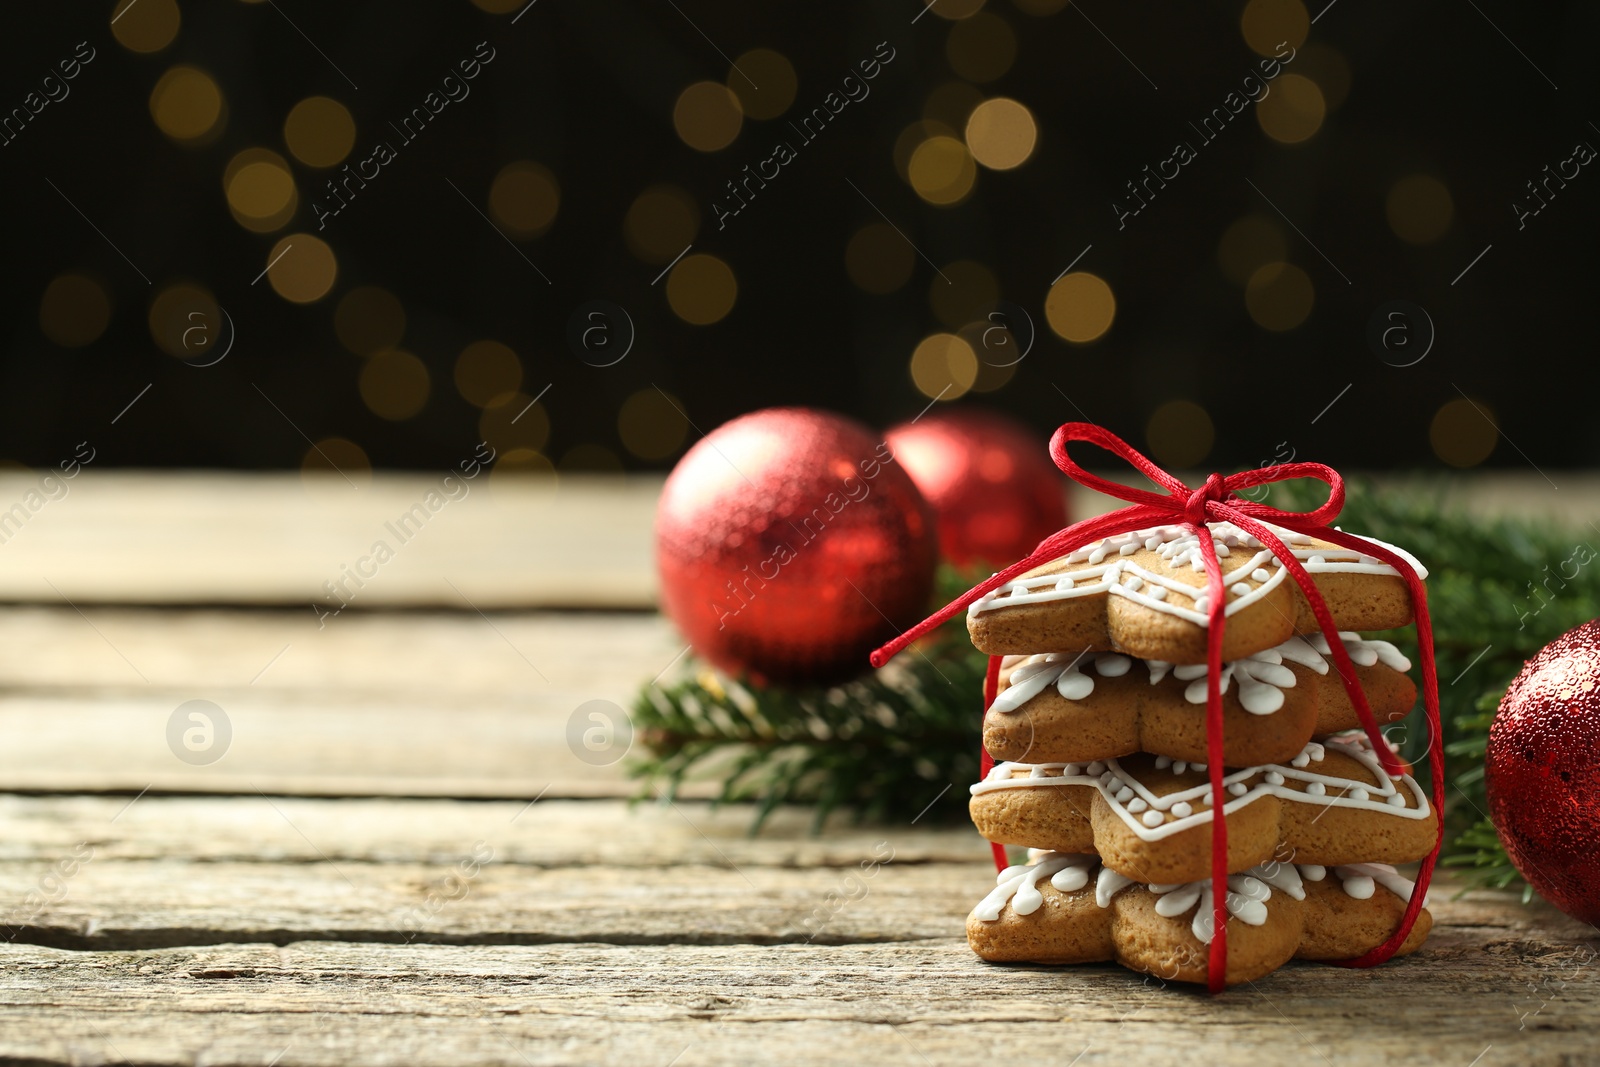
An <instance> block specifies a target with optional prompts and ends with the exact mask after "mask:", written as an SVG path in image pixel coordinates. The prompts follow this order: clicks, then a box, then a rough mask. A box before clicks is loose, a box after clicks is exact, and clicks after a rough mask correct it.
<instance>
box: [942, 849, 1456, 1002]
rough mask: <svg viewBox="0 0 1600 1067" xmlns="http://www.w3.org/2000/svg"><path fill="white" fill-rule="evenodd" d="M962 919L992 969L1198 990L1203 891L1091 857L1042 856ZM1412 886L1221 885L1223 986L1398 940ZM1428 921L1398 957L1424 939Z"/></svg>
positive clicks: (1258, 878) (1007, 877)
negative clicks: (1098, 976) (1019, 966)
mask: <svg viewBox="0 0 1600 1067" xmlns="http://www.w3.org/2000/svg"><path fill="white" fill-rule="evenodd" d="M996 882H997V884H996V887H995V890H994V892H992V893H990V894H989V895H988V896H987V897H985V898H984V899H983V900H982V901H981V902H980V903H979V904H978V906H977V907H976V908H974V909H973V910H972V914H971V915H970V916H969V917H968V919H967V942H968V944H970V945H971V946H972V949H973V951H974V952H976V953H977V954H978V955H979V956H981V957H983V958H984V959H986V960H989V961H992V962H996V963H1001V962H1007V963H1023V962H1027V963H1096V962H1100V961H1105V960H1115V961H1117V962H1118V963H1121V964H1122V965H1123V966H1125V967H1128V968H1130V969H1132V970H1135V971H1142V972H1144V973H1146V974H1151V975H1155V976H1157V977H1159V978H1162V979H1164V980H1166V981H1179V982H1197V983H1204V982H1205V981H1206V969H1207V963H1208V951H1209V946H1210V944H1211V941H1212V938H1213V915H1212V912H1213V908H1212V899H1213V898H1212V895H1211V883H1210V881H1209V880H1202V881H1197V882H1190V883H1181V884H1160V883H1158V884H1154V885H1148V884H1140V883H1139V882H1136V881H1134V880H1132V879H1129V878H1127V877H1125V876H1123V875H1121V874H1118V873H1117V872H1116V871H1113V870H1111V869H1110V868H1107V867H1102V866H1101V865H1100V863H1099V861H1098V860H1097V859H1096V858H1095V857H1094V856H1085V855H1073V854H1057V853H1046V854H1045V855H1043V856H1041V857H1039V858H1038V860H1037V862H1035V863H1033V864H1030V865H1027V866H1019V867H1008V868H1007V869H1006V870H1004V871H1002V872H1001V873H1000V875H999V877H998V878H997V879H996ZM1412 888H1413V887H1412V883H1411V882H1410V881H1408V880H1407V879H1405V878H1403V877H1401V876H1400V875H1399V874H1398V873H1397V872H1396V871H1395V869H1394V868H1393V867H1390V866H1387V865H1384V864H1379V863H1358V864H1351V865H1348V866H1340V867H1334V868H1331V869H1330V868H1327V867H1323V866H1313V865H1309V864H1303V865H1295V864H1290V863H1269V864H1265V865H1263V866H1260V867H1255V868H1252V869H1250V870H1248V871H1243V872H1240V873H1239V874H1235V875H1231V876H1230V877H1229V878H1228V898H1227V910H1228V954H1227V971H1226V981H1227V983H1228V984H1229V985H1235V984H1237V983H1240V982H1247V981H1253V980H1255V979H1257V978H1260V977H1261V976H1263V975H1265V974H1269V973H1271V972H1272V971H1274V970H1277V969H1278V968H1279V967H1281V966H1282V965H1283V964H1284V963H1287V962H1288V961H1289V960H1290V959H1307V960H1340V959H1352V958H1354V957H1356V956H1360V955H1362V954H1363V953H1365V952H1368V951H1370V950H1371V949H1373V948H1376V947H1377V946H1378V945H1380V944H1382V943H1383V942H1384V941H1386V940H1388V938H1389V937H1390V936H1391V935H1393V933H1394V931H1395V930H1396V929H1398V928H1399V925H1400V918H1401V915H1402V914H1403V913H1404V912H1405V907H1406V901H1407V899H1408V898H1409V897H1410V896H1411V892H1412ZM1432 924H1433V918H1432V916H1431V915H1430V914H1429V913H1428V911H1427V910H1426V909H1424V910H1422V911H1421V912H1419V913H1418V916H1417V922H1416V925H1414V926H1413V927H1412V928H1411V933H1410V934H1409V935H1408V936H1407V938H1406V940H1405V942H1404V943H1403V944H1402V945H1401V947H1400V950H1399V951H1398V952H1397V953H1396V955H1405V954H1407V953H1410V952H1414V951H1415V950H1416V949H1417V948H1418V947H1420V946H1421V944H1422V943H1423V941H1424V940H1426V939H1427V936H1428V931H1429V930H1430V929H1431V927H1432Z"/></svg>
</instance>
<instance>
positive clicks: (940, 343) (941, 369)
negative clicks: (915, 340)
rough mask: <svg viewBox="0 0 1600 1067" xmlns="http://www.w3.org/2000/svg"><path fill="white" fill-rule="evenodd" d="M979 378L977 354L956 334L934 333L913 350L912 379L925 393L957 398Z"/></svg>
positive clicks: (918, 388)
mask: <svg viewBox="0 0 1600 1067" xmlns="http://www.w3.org/2000/svg"><path fill="white" fill-rule="evenodd" d="M977 380H978V356H977V354H976V353H975V352H973V351H972V346H971V345H969V344H968V343H967V342H966V341H964V340H962V339H961V338H960V337H958V336H957V335H956V334H953V333H936V334H931V335H930V336H928V337H924V338H923V339H922V341H921V343H919V344H918V345H917V348H916V351H914V352H912V353H911V382H912V384H914V385H915V386H916V387H917V391H918V392H919V393H921V394H922V395H923V396H925V397H928V398H930V399H935V400H944V401H950V400H955V399H956V398H958V397H960V396H962V395H964V394H965V393H966V392H967V390H969V389H971V388H972V384H973V382H975V381H977Z"/></svg>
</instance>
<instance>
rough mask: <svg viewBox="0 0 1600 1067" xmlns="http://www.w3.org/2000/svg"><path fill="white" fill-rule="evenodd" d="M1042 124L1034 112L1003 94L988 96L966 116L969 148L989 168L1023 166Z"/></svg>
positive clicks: (1031, 150)
mask: <svg viewBox="0 0 1600 1067" xmlns="http://www.w3.org/2000/svg"><path fill="white" fill-rule="evenodd" d="M1038 140H1039V127H1038V125H1037V124H1036V123H1035V122H1034V121H1033V112H1031V111H1029V110H1028V109H1027V107H1026V106H1024V105H1023V104H1019V103H1017V102H1016V101H1015V100H1011V99H1008V98H1006V97H1004V96H997V97H995V98H994V99H993V100H985V101H984V102H983V103H981V104H979V105H978V106H977V107H975V108H973V110H972V116H971V117H970V118H968V119H967V148H968V149H969V150H970V151H971V152H972V158H973V159H975V160H977V161H978V162H979V163H981V164H983V165H984V166H985V167H988V168H989V169H990V170H1011V169H1012V168H1013V167H1020V166H1022V164H1024V163H1026V162H1027V161H1028V157H1029V156H1031V155H1033V149H1034V145H1035V144H1037V143H1038Z"/></svg>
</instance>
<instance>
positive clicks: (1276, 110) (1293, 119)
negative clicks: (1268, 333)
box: [1256, 74, 1328, 144]
mask: <svg viewBox="0 0 1600 1067" xmlns="http://www.w3.org/2000/svg"><path fill="white" fill-rule="evenodd" d="M1327 113H1328V106H1327V104H1326V103H1325V102H1324V101H1323V99H1322V90H1321V89H1320V88H1318V87H1317V83H1316V82H1314V81H1312V80H1311V79H1310V78H1307V77H1306V76H1305V75H1303V74H1281V75H1279V76H1278V78H1277V80H1276V81H1274V82H1273V83H1272V92H1271V93H1269V94H1268V95H1267V96H1265V97H1263V98H1262V100H1261V102H1260V103H1259V104H1257V105H1256V121H1257V122H1259V123H1260V124H1261V130H1262V132H1263V133H1265V134H1266V135H1267V136H1268V137H1270V138H1272V139H1273V140H1274V141H1277V142H1279V143H1281V144H1299V143H1300V142H1301V141H1304V140H1307V139H1309V138H1310V137H1312V136H1314V135H1315V134H1316V132H1317V131H1318V130H1320V129H1321V128H1322V120H1323V118H1324V117H1325V116H1326V115H1327Z"/></svg>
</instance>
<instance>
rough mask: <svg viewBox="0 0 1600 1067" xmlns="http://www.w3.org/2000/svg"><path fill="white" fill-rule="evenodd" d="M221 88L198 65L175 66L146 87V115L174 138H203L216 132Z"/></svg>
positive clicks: (221, 121)
mask: <svg viewBox="0 0 1600 1067" xmlns="http://www.w3.org/2000/svg"><path fill="white" fill-rule="evenodd" d="M223 107H224V103H223V99H222V90H221V89H218V88H217V83H216V82H214V81H212V80H211V75H209V74H207V73H206V72H205V71H203V70H201V69H200V68H199V67H190V66H183V65H180V66H176V67H173V68H171V69H170V70H168V71H167V72H166V73H165V74H163V75H161V78H160V80H159V81H157V82H156V85H155V88H154V89H151V90H150V117H151V118H153V119H155V120H156V126H157V127H158V128H159V129H160V130H161V132H162V133H164V134H166V135H167V136H168V137H170V138H172V139H173V140H174V141H191V142H193V141H204V140H207V139H209V138H210V137H212V136H214V135H216V134H218V133H220V132H221V131H222V127H223V126H224V125H225V123H224V119H223Z"/></svg>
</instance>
